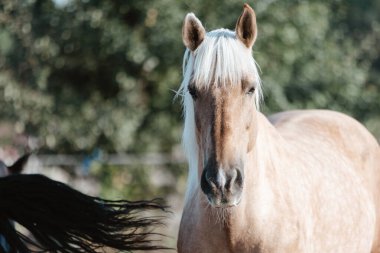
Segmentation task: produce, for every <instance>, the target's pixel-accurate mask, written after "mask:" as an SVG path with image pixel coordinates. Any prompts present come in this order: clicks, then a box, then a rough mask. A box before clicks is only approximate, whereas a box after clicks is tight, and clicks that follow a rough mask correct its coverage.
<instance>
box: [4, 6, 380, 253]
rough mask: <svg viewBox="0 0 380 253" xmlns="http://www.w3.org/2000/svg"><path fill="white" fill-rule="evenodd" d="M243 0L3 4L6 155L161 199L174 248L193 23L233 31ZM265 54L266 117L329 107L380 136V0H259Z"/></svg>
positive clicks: (78, 180) (97, 188) (107, 193)
mask: <svg viewBox="0 0 380 253" xmlns="http://www.w3.org/2000/svg"><path fill="white" fill-rule="evenodd" d="M243 3H244V2H243V1H238V0H229V1H223V2H222V1H220V0H208V1H203V0H191V1H190V0H187V1H178V0H159V1H158V0H156V1H153V0H145V1H138V0H128V1H125V0H82V1H80V0H50V1H49V0H1V1H0V159H2V160H4V161H6V162H7V163H11V162H12V161H14V160H15V159H16V158H17V157H18V156H19V155H20V154H23V153H25V152H30V151H33V152H34V154H35V155H34V156H33V158H32V159H31V161H30V162H29V164H28V168H27V173H36V172H38V173H43V174H45V175H48V176H51V177H53V178H54V179H57V180H60V181H63V182H66V183H69V184H70V185H72V186H73V187H75V188H77V189H79V190H81V191H83V192H85V193H88V194H92V195H100V196H102V197H105V198H110V199H118V198H124V199H129V200H139V199H152V198H156V197H162V198H165V199H166V202H167V204H168V205H170V206H171V207H172V210H173V214H171V215H170V217H169V219H168V225H167V227H165V228H163V231H164V233H166V234H168V235H169V236H170V237H169V238H167V242H165V243H166V244H167V245H168V246H175V241H176V236H177V230H178V223H179V220H180V215H181V209H182V204H183V203H182V199H183V194H184V191H185V182H186V174H187V168H186V164H185V159H184V157H183V154H182V148H181V145H180V141H181V131H182V112H181V104H180V101H174V100H173V97H174V94H175V90H177V88H178V87H179V84H180V82H181V75H182V73H181V67H182V56H183V53H184V50H185V48H184V46H183V44H182V39H181V26H182V21H183V18H184V16H185V14H186V13H187V12H194V13H195V14H196V15H197V16H198V17H199V18H200V20H201V21H202V22H203V24H204V25H205V27H206V29H207V30H208V31H210V30H212V29H216V28H220V27H224V28H230V29H234V27H235V23H236V21H237V18H238V17H239V16H240V14H241V12H242V6H243ZM249 4H251V6H253V8H254V9H255V11H256V14H257V23H258V30H259V34H258V39H257V42H256V44H255V46H254V56H255V59H256V61H257V62H258V64H259V65H260V67H261V76H262V79H263V87H264V95H265V100H264V101H265V102H264V104H263V106H262V110H263V111H264V113H266V114H269V113H272V112H277V111H282V110H290V109H305V108H326V109H331V110H337V111H341V112H344V113H347V114H349V115H351V116H353V117H355V118H356V119H358V120H359V121H361V122H362V123H364V124H365V125H366V126H367V127H368V128H369V129H370V131H371V132H372V133H373V134H374V135H375V136H376V137H377V138H378V139H379V138H380V95H379V92H380V14H379V13H380V1H377V0H330V1H312V0H310V1H300V0H299V1H296V0H260V1H254V2H252V1H251V2H249Z"/></svg>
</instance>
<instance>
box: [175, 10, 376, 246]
mask: <svg viewBox="0 0 380 253" xmlns="http://www.w3.org/2000/svg"><path fill="white" fill-rule="evenodd" d="M235 31H236V32H232V31H228V30H225V29H219V30H216V31H212V32H210V33H208V34H206V32H205V29H204V28H203V26H202V24H201V22H200V21H199V20H198V19H197V18H196V17H195V16H194V15H193V14H188V15H187V16H186V19H185V23H184V28H183V40H184V43H185V45H186V46H187V48H188V50H187V52H186V55H187V56H186V55H185V60H184V62H185V64H184V81H183V83H182V85H181V89H180V91H181V92H182V95H183V96H184V106H185V129H184V144H185V148H186V152H187V156H188V160H189V180H188V190H187V196H186V204H185V208H184V211H183V216H182V221H181V225H180V231H179V238H178V252H179V253H208V252H210V253H214V252H216V253H285V252H286V253H322V252H323V253H370V252H372V253H380V245H379V239H380V234H379V227H380V147H379V144H378V143H377V141H376V140H375V138H374V137H373V136H372V135H371V134H370V133H369V132H368V131H367V130H366V129H365V128H364V127H363V126H362V125H361V124H360V123H358V122H357V121H356V120H354V119H352V118H350V117H348V116H345V115H343V114H341V113H337V112H331V111H326V110H313V111H290V112H284V113H279V114H276V115H273V116H271V117H270V118H269V119H267V118H266V117H265V116H264V115H262V114H261V113H260V112H258V111H257V105H258V98H260V79H259V77H258V74H257V69H256V66H255V64H254V61H253V59H252V57H251V47H252V46H253V44H254V41H255V39H256V35H257V28H256V17H255V14H254V11H253V10H252V9H251V8H250V7H249V6H248V5H245V7H244V10H243V14H242V15H241V17H240V18H239V20H238V22H237V25H236V29H235ZM255 102H256V103H255ZM206 196H207V197H206Z"/></svg>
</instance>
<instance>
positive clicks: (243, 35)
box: [235, 4, 257, 48]
mask: <svg viewBox="0 0 380 253" xmlns="http://www.w3.org/2000/svg"><path fill="white" fill-rule="evenodd" d="M235 32H236V36H237V37H238V39H239V40H240V41H241V42H243V44H244V45H245V46H246V47H248V48H251V47H252V46H253V44H254V43H255V40H256V37H257V26H256V14H255V11H254V10H253V9H252V8H251V7H250V6H249V5H248V4H244V10H243V13H242V14H241V16H240V17H239V19H238V21H237V23H236V28H235Z"/></svg>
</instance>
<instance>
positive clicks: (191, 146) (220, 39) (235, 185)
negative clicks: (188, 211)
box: [180, 4, 261, 207]
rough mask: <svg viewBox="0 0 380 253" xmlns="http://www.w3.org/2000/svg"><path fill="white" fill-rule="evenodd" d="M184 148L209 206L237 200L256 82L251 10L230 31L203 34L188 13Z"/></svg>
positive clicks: (250, 145) (252, 126)
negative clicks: (233, 29)
mask: <svg viewBox="0 0 380 253" xmlns="http://www.w3.org/2000/svg"><path fill="white" fill-rule="evenodd" d="M182 36H183V42H184V44H185V46H186V47H187V50H186V53H185V59H184V79H183V82H182V85H181V88H180V89H181V91H182V93H183V96H184V107H185V129H184V136H183V141H184V146H185V149H186V150H187V156H188V159H189V160H196V162H191V161H190V164H191V163H193V167H194V168H192V170H193V172H191V173H194V174H196V175H197V178H198V181H200V186H201V189H202V191H203V193H204V194H205V195H206V196H207V199H208V201H209V203H210V204H211V206H213V207H230V206H235V205H237V204H238V203H239V202H240V199H241V196H242V191H243V188H244V180H245V177H244V175H245V167H246V166H245V165H246V160H247V157H248V156H249V155H250V154H251V152H252V150H253V149H254V144H255V139H256V135H257V124H256V115H257V114H256V111H257V109H258V105H259V100H260V97H261V86H260V78H259V75H258V71H257V68H256V64H255V61H254V59H253V57H252V46H253V44H254V42H255V40H256V36H257V28H256V16H255V12H254V11H253V9H252V8H251V7H249V6H248V5H247V4H245V6H244V10H243V13H242V14H241V16H240V17H239V19H238V21H237V23H236V28H235V31H230V30H227V29H218V30H214V31H211V32H208V33H206V31H205V28H204V27H203V25H202V23H201V22H200V21H199V19H198V18H197V17H196V16H195V15H194V14H192V13H190V14H188V15H187V16H186V18H185V21H184V24H183V31H182Z"/></svg>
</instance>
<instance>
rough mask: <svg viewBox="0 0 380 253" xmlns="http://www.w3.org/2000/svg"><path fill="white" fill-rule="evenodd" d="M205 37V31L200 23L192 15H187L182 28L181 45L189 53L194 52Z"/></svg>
mask: <svg viewBox="0 0 380 253" xmlns="http://www.w3.org/2000/svg"><path fill="white" fill-rule="evenodd" d="M205 35H206V30H205V28H204V27H203V25H202V23H201V21H199V19H198V18H197V17H196V16H195V15H194V13H189V14H187V15H186V17H185V21H184V22H183V27H182V40H183V44H185V46H186V47H187V48H188V49H190V50H191V51H195V50H196V49H197V48H198V46H199V45H200V44H201V43H202V41H203V39H204V38H205Z"/></svg>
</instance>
